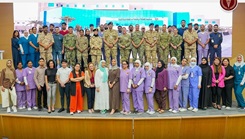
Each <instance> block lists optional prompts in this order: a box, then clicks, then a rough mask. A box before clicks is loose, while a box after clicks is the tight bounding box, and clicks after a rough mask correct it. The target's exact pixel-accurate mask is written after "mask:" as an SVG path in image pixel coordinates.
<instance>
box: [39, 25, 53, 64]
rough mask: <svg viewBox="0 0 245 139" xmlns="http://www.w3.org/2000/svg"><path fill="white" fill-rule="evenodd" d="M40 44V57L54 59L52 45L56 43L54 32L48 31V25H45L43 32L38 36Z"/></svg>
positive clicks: (47, 59) (46, 59)
mask: <svg viewBox="0 0 245 139" xmlns="http://www.w3.org/2000/svg"><path fill="white" fill-rule="evenodd" d="M37 42H38V44H39V51H40V57H41V58H43V59H44V60H45V61H46V62H47V61H49V60H52V59H53V56H52V45H53V43H54V38H53V34H52V33H49V32H48V26H46V25H44V26H43V32H42V33H40V34H39V36H38V38H37Z"/></svg>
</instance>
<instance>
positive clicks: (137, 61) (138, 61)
mask: <svg viewBox="0 0 245 139" xmlns="http://www.w3.org/2000/svg"><path fill="white" fill-rule="evenodd" d="M134 63H138V64H139V67H138V68H136V67H135V68H136V71H138V70H139V69H140V67H141V62H140V60H135V62H134Z"/></svg>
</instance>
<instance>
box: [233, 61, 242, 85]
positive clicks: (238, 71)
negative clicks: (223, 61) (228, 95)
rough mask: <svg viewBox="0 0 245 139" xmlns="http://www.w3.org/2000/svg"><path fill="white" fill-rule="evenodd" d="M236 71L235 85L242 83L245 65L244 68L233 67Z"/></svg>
mask: <svg viewBox="0 0 245 139" xmlns="http://www.w3.org/2000/svg"><path fill="white" fill-rule="evenodd" d="M233 68H234V71H235V77H234V83H235V84H240V83H241V82H242V79H243V76H244V72H245V65H243V66H236V65H234V66H233Z"/></svg>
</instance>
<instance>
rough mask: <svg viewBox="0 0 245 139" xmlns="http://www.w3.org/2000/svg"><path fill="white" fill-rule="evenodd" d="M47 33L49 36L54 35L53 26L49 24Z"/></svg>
mask: <svg viewBox="0 0 245 139" xmlns="http://www.w3.org/2000/svg"><path fill="white" fill-rule="evenodd" d="M49 32H50V33H51V34H54V33H55V30H54V24H49Z"/></svg>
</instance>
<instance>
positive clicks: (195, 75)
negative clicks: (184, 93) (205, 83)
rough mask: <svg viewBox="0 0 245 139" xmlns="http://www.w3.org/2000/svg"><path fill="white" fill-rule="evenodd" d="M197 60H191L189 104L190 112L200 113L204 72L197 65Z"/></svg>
mask: <svg viewBox="0 0 245 139" xmlns="http://www.w3.org/2000/svg"><path fill="white" fill-rule="evenodd" d="M196 62H197V60H196V58H194V57H193V58H191V63H190V67H191V68H190V78H189V80H190V90H189V102H190V107H189V108H188V110H190V111H193V112H197V111H198V100H199V93H200V88H201V82H202V70H201V68H200V67H199V66H198V65H196V64H197V63H196Z"/></svg>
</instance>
